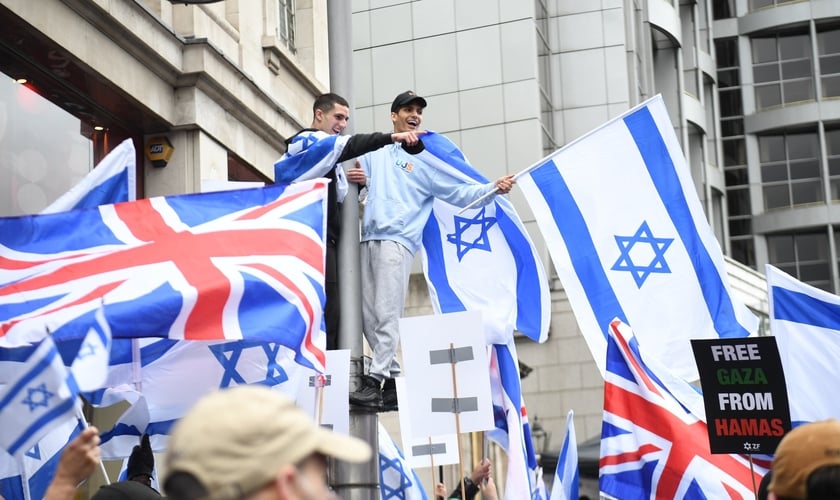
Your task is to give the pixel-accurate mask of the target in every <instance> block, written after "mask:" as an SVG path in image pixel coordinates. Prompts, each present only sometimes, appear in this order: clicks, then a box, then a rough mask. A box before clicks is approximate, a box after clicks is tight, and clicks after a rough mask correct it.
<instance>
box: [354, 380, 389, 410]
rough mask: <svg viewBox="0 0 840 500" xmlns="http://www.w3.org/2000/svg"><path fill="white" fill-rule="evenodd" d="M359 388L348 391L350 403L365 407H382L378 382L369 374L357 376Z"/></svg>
mask: <svg viewBox="0 0 840 500" xmlns="http://www.w3.org/2000/svg"><path fill="white" fill-rule="evenodd" d="M359 382H360V383H359V390H357V391H355V392H351V393H350V404H352V405H356V406H363V407H365V408H375V409H377V410H378V409H379V408H381V407H382V389H381V388H380V386H379V385H380V382H379V381H378V380H376V379H375V378H374V377H371V376H370V375H362V376H361V377H360V378H359Z"/></svg>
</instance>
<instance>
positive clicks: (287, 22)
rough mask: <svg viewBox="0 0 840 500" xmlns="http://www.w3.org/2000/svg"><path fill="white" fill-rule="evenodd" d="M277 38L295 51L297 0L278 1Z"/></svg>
mask: <svg viewBox="0 0 840 500" xmlns="http://www.w3.org/2000/svg"><path fill="white" fill-rule="evenodd" d="M277 8H278V10H277V11H278V18H277V38H279V39H280V40H281V41H282V42H283V44H284V45H285V46H286V47H288V48H289V49H290V50H292V51H294V50H295V0H277Z"/></svg>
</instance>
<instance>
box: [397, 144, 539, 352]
mask: <svg viewBox="0 0 840 500" xmlns="http://www.w3.org/2000/svg"><path fill="white" fill-rule="evenodd" d="M423 145H424V146H425V149H424V150H423V151H422V152H420V153H418V154H416V155H414V156H415V157H416V158H418V159H419V160H422V161H423V162H424V163H425V164H427V165H430V166H431V167H433V168H435V169H437V170H439V171H442V172H445V173H446V174H447V175H450V176H452V177H455V178H456V179H460V180H462V181H463V182H467V183H473V184H486V183H487V182H489V181H488V180H487V178H486V177H484V176H483V175H482V174H481V173H480V172H478V171H477V170H476V169H475V168H474V167H473V166H472V165H470V164H469V162H468V161H467V160H466V158H465V157H464V155H463V153H462V152H461V151H460V150H459V149H458V147H457V146H455V144H453V143H452V142H451V141H450V140H449V139H447V138H446V137H445V136H443V135H440V134H436V133H434V132H427V133H426V134H425V135H424V136H423ZM421 258H422V259H423V272H424V274H425V276H426V282H427V283H428V286H429V294H430V296H431V300H432V306H433V308H434V309H435V312H437V313H450V312H459V311H467V310H470V311H471V310H478V311H481V315H482V318H483V321H484V326H485V328H484V330H485V336H486V340H487V343H488V344H506V343H507V342H508V340H509V339H510V338H512V337H513V332H514V331H518V332H521V333H523V334H524V335H526V336H527V337H528V338H530V339H531V340H534V341H536V342H544V341H545V340H546V339H547V338H548V324H549V319H550V313H551V297H550V291H549V288H548V279H547V278H546V275H545V268H544V267H543V263H542V261H541V260H540V257H539V255H538V253H537V251H536V249H535V247H534V244H533V243H532V241H531V238H530V237H529V236H528V233H527V231H526V230H525V226H524V224H523V223H522V221H521V220H520V218H519V215H518V214H517V213H516V210H515V209H514V207H513V204H512V203H511V202H510V200H509V199H508V198H507V197H505V196H496V197H495V198H494V199H493V201H492V202H490V203H489V204H486V205H484V206H482V207H480V208H472V209H468V210H465V211H464V212H463V213H461V209H460V208H458V207H455V206H454V205H450V204H448V203H446V202H445V201H442V200H435V202H434V206H433V209H432V215H431V216H430V217H429V220H428V222H427V223H426V226H425V228H424V230H423V242H422V252H421ZM491 269H492V270H493V271H494V272H493V273H492V276H491V275H490V274H489V270H491Z"/></svg>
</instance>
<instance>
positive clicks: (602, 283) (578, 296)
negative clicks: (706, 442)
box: [518, 96, 758, 380]
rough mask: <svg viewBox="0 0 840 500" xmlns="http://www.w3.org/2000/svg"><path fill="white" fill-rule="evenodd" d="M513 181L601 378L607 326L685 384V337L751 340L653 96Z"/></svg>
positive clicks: (749, 317)
mask: <svg viewBox="0 0 840 500" xmlns="http://www.w3.org/2000/svg"><path fill="white" fill-rule="evenodd" d="M518 183H519V185H520V186H521V187H522V190H523V192H524V193H525V199H526V200H527V201H528V203H529V204H530V205H531V209H532V210H533V212H534V215H535V217H536V219H537V222H538V224H539V227H540V230H541V231H542V234H543V236H544V237H545V239H546V242H547V243H548V248H549V251H550V252H551V256H552V259H553V260H554V264H555V266H556V268H557V272H558V275H559V277H560V281H561V282H562V283H563V288H564V289H565V291H566V293H567V294H568V297H569V302H570V303H571V305H572V309H573V310H574V313H575V317H576V318H577V321H578V325H580V328H581V331H582V333H583V336H584V338H585V339H586V342H587V344H588V345H589V349H590V351H591V352H592V355H593V357H594V359H595V363H596V364H597V365H598V367H599V369H600V370H601V373H602V374H604V372H605V369H606V367H605V360H606V356H605V354H606V347H607V338H606V336H605V335H604V332H605V331H606V330H607V329H608V326H609V324H610V322H611V321H612V320H613V318H619V319H621V320H622V321H624V322H627V323H629V324H632V325H633V328H634V330H635V331H636V334H637V335H638V336H639V339H640V341H641V342H642V343H643V344H644V345H645V348H646V349H647V350H648V351H649V352H650V353H651V355H653V356H655V357H656V358H657V359H659V360H660V361H661V362H663V363H666V364H667V366H668V367H669V368H670V369H671V370H673V371H674V373H676V374H677V375H679V376H680V377H682V378H683V379H685V380H696V379H697V368H696V365H695V363H694V359H693V357H692V351H691V346H690V344H689V340H690V339H692V338H719V337H720V338H729V337H745V336H748V335H749V334H750V333H753V332H755V331H756V329H757V325H758V322H757V319H756V317H755V315H753V314H752V313H751V312H750V311H749V310H748V309H747V308H746V307H745V306H744V305H743V304H741V303H739V302H738V301H737V300H736V299H734V298H733V297H732V295H731V294H730V290H729V286H728V285H727V281H726V270H725V267H724V260H723V254H722V253H721V250H720V245H719V244H718V242H717V241H716V240H715V236H714V233H713V232H712V229H711V228H710V227H709V224H708V222H707V221H706V218H705V215H704V213H703V207H702V205H701V204H700V201H699V199H698V198H697V192H696V189H695V187H694V183H693V182H692V179H691V173H690V171H689V168H688V165H687V164H686V161H685V157H684V156H683V153H682V151H681V150H680V146H679V142H678V141H677V137H676V135H675V134H674V129H673V126H672V125H671V122H670V119H669V118H668V112H667V110H666V109H665V105H664V103H663V102H662V98H661V97H660V96H657V97H655V98H653V99H650V100H649V101H647V102H645V103H643V104H641V105H640V106H638V107H636V108H634V109H631V110H630V111H628V112H627V113H625V114H623V115H621V116H620V117H618V118H616V119H614V120H611V121H609V122H607V123H606V124H604V125H602V126H601V127H599V128H597V129H596V130H594V131H592V132H591V133H589V134H588V135H585V136H583V137H581V138H580V139H577V140H576V141H574V142H572V143H570V144H569V145H567V146H566V147H564V148H563V149H561V150H559V151H557V152H555V153H554V154H552V155H550V156H549V157H547V158H545V159H544V160H542V161H541V162H539V163H537V164H536V165H534V166H533V167H531V168H529V169H528V170H527V171H525V172H523V173H522V174H520V175H519V176H518ZM686 318H690V321H686ZM677 325H678V326H677Z"/></svg>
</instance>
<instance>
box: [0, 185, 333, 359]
mask: <svg viewBox="0 0 840 500" xmlns="http://www.w3.org/2000/svg"><path fill="white" fill-rule="evenodd" d="M327 182H328V181H326V180H324V179H320V180H313V181H307V182H302V183H298V184H294V185H290V186H270V187H267V188H259V189H246V190H240V191H226V192H219V193H201V194H189V195H180V196H170V197H158V198H150V199H143V200H138V201H134V202H127V203H118V204H113V205H103V206H100V207H98V208H95V209H87V210H76V211H72V212H62V213H57V214H49V215H36V216H24V217H12V218H4V219H0V347H2V346H6V347H9V346H15V345H22V344H26V343H30V342H35V341H37V340H39V339H40V338H41V337H43V336H44V335H45V334H46V332H47V331H49V332H52V333H53V336H55V337H56V338H58V339H68V338H81V336H83V335H84V334H86V333H87V331H88V330H89V328H90V326H91V325H92V324H93V323H94V321H95V320H94V314H95V312H96V309H97V308H98V307H99V306H100V304H104V311H105V317H106V319H107V322H108V324H109V325H110V327H111V331H112V333H113V336H114V338H137V337H166V338H171V339H185V340H215V339H248V340H258V341H271V342H277V343H280V344H282V345H284V346H287V347H290V348H292V349H295V351H296V361H297V362H298V363H300V364H302V365H304V366H308V367H311V368H314V369H316V370H321V371H322V370H323V367H324V359H325V358H324V344H325V339H324V334H323V332H322V326H321V325H322V311H323V303H324V252H325V250H324V231H325V224H326V222H325V221H326V218H325V209H324V203H325V197H326V185H327Z"/></svg>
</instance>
